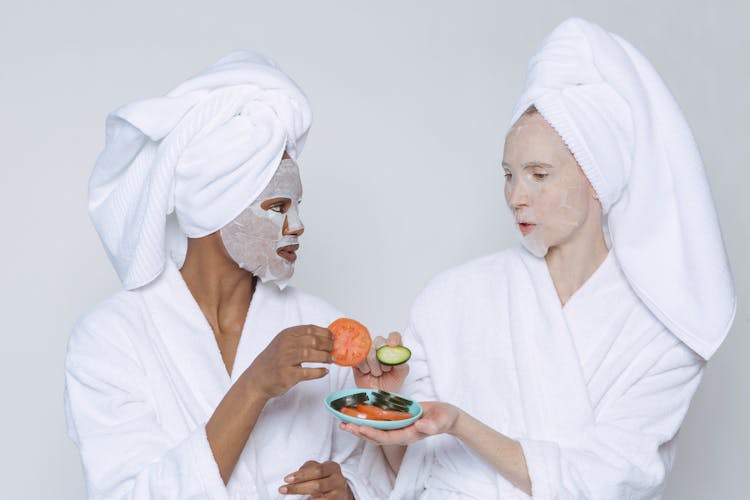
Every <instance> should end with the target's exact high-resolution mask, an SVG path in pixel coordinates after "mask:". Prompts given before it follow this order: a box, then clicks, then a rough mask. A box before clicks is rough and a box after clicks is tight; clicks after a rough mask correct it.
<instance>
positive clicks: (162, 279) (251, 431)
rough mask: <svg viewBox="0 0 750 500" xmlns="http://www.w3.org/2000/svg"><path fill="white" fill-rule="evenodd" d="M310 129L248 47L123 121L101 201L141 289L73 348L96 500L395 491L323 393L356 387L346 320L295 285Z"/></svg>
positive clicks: (74, 404)
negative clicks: (336, 353) (342, 358)
mask: <svg viewBox="0 0 750 500" xmlns="http://www.w3.org/2000/svg"><path fill="white" fill-rule="evenodd" d="M219 83H221V84H219ZM309 125H310V110H309V107H308V105H307V101H306V99H305V97H304V95H303V94H302V93H301V91H300V90H299V89H298V88H297V87H296V85H295V84H294V83H293V82H292V81H291V80H290V79H289V78H288V77H287V76H286V75H284V74H283V73H281V72H280V71H279V70H278V69H277V68H276V67H275V66H273V65H272V64H271V63H270V62H269V61H267V60H265V59H264V58H262V57H261V56H259V55H257V54H250V53H244V52H240V53H234V54H230V55H229V56H227V57H225V58H224V59H222V60H220V61H219V62H218V63H216V64H215V65H214V66H212V67H210V68H208V69H207V70H205V71H204V72H202V73H200V74H199V75H197V76H195V77H193V78H192V79H190V80H188V81H187V82H185V83H183V84H181V85H180V86H178V87H177V88H176V89H174V90H173V91H172V92H170V93H169V94H168V95H167V96H165V97H162V98H156V99H151V100H145V101H139V102H136V103H133V104H131V105H128V106H125V107H123V108H120V109H119V110H117V111H115V112H114V113H113V114H112V115H111V116H110V118H109V119H108V136H107V137H108V142H107V145H106V147H105V151H104V152H103V153H102V155H101V156H100V158H99V160H98V162H97V165H96V168H95V170H94V174H93V175H92V179H91V190H90V210H91V213H92V218H93V219H94V223H95V225H96V226H97V230H98V231H99V233H100V236H101V238H102V241H103V242H104V244H105V247H106V249H107V251H108V254H109V256H110V258H111V260H112V262H113V264H114V266H115V269H116V270H117V271H118V274H119V275H120V278H121V280H122V281H123V285H124V286H125V288H126V289H125V290H124V291H122V292H120V293H118V294H117V295H115V296H114V297H112V298H110V299H109V300H107V301H104V302H103V303H101V304H99V305H98V306H96V307H95V308H93V309H92V310H91V311H89V312H88V313H87V314H85V315H84V316H83V318H82V319H81V320H80V321H79V322H78V324H77V325H76V326H75V327H74V329H73V332H72V334H71V339H70V343H69V346H68V355H67V359H66V394H65V404H66V410H67V413H68V423H69V432H70V435H71V437H72V439H73V440H74V441H75V442H76V444H77V445H78V446H79V447H80V450H81V457H82V461H83V466H84V469H85V472H86V474H85V477H86V479H87V486H88V491H89V497H90V498H114V497H117V498H132V499H146V498H211V499H221V500H224V499H228V498H238V497H239V498H283V496H284V495H297V494H299V495H314V497H315V498H326V499H339V500H342V499H351V498H354V497H355V495H356V497H357V498H380V497H382V496H383V495H384V494H386V492H387V491H388V489H389V488H390V472H389V469H388V465H387V464H386V462H385V460H384V459H383V455H382V453H381V452H380V451H379V450H378V449H376V448H368V449H367V450H365V449H364V447H363V446H362V445H361V443H359V442H358V441H357V440H356V439H353V438H351V436H348V435H346V434H344V433H340V432H337V431H335V423H334V421H333V419H332V418H331V417H330V415H329V414H328V413H327V412H326V410H325V408H324V407H323V405H322V404H321V401H322V399H323V398H324V397H325V396H326V395H327V394H329V393H330V392H332V391H334V390H339V389H343V388H345V387H351V386H353V385H354V383H355V382H354V377H353V372H352V370H351V369H350V368H345V367H338V366H335V365H332V364H331V350H332V348H333V339H332V335H331V332H330V331H328V329H327V328H326V325H329V324H330V323H331V322H332V321H333V320H335V319H336V318H338V317H340V316H341V314H340V313H339V312H338V311H337V310H336V309H335V308H333V307H331V306H330V305H329V304H327V303H326V302H324V301H323V300H321V299H318V298H316V297H313V296H311V295H308V294H305V293H303V292H301V291H299V290H297V289H295V288H293V287H287V286H286V282H287V281H288V280H289V278H291V276H292V273H293V270H294V263H295V261H296V258H297V255H296V251H297V249H298V248H299V240H300V237H301V236H302V234H303V232H304V226H303V225H302V221H301V220H300V218H299V203H300V201H301V198H302V183H301V179H300V174H299V168H298V166H297V163H296V162H295V159H294V158H296V156H297V155H298V154H299V152H300V150H301V147H302V143H303V142H304V138H305V136H306V134H307V130H308V128H309ZM165 179H166V181H165ZM172 214H173V215H172ZM175 216H176V217H175ZM175 219H176V220H175ZM175 222H176V224H175ZM165 227H166V230H165ZM170 231H171V232H170ZM175 234H176V235H177V237H175ZM182 245H184V246H182ZM183 252H184V253H183ZM366 381H367V382H372V380H366ZM360 382H362V380H360Z"/></svg>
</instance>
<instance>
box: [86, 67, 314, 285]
mask: <svg viewBox="0 0 750 500" xmlns="http://www.w3.org/2000/svg"><path fill="white" fill-rule="evenodd" d="M310 122H311V111H310V107H309V105H308V102H307V98H306V97H305V95H304V94H303V93H302V91H301V90H300V89H299V87H297V85H296V84H295V83H294V82H293V81H292V80H291V79H290V78H289V77H288V76H286V75H285V74H284V73H282V72H281V71H280V70H279V69H278V68H277V67H276V66H275V65H274V64H273V63H272V62H271V61H269V60H267V59H265V58H264V57H263V56H261V55H259V54H254V53H249V52H233V53H231V54H229V55H228V56H226V57H224V58H223V59H221V60H219V61H218V62H217V63H216V64H214V65H213V66H211V67H209V68H208V69H206V70H204V71H203V72H201V73H199V74H198V75H196V76H194V77H192V78H190V79H189V80H187V81H185V82H184V83H182V84H181V85H179V86H178V87H176V88H175V89H174V90H172V91H171V92H169V93H168V94H167V95H166V96H164V97H157V98H153V99H145V100H142V101H137V102H134V103H131V104H128V105H126V106H123V107H121V108H119V109H117V110H115V111H113V112H112V113H111V114H110V115H109V116H108V117H107V123H106V129H107V130H106V132H107V137H106V145H105V147H104V151H102V153H101V155H100V156H99V158H98V159H97V161H96V165H95V166H94V171H93V173H92V174H91V179H90V181H89V213H90V214H91V219H92V221H93V222H94V225H95V226H96V230H97V231H98V232H99V236H100V237H101V240H102V242H103V243H104V247H105V249H106V251H107V255H108V256H109V258H110V260H111V261H112V264H113V265H114V267H115V270H116V271H117V274H118V275H119V277H120V280H121V281H122V283H123V286H124V287H125V288H126V289H134V288H137V287H139V286H142V285H145V284H146V283H148V282H150V281H151V280H153V279H154V278H155V277H156V276H158V275H159V273H161V272H162V270H163V269H164V263H165V261H166V257H167V248H166V247H167V243H166V241H165V239H166V232H167V215H168V214H170V213H172V212H173V211H174V212H175V214H176V218H177V222H178V223H179V230H176V231H170V234H176V235H177V238H176V241H174V242H172V241H170V243H169V246H170V247H171V248H172V249H176V250H177V252H176V253H177V255H176V257H177V259H178V260H180V259H181V258H184V255H179V253H180V250H182V251H184V241H185V236H188V237H195V238H197V237H201V236H205V235H207V234H210V233H212V232H214V231H217V230H219V229H221V228H222V227H223V226H224V225H226V224H227V223H228V222H229V221H231V220H232V219H234V218H235V217H236V216H237V215H238V214H239V213H240V212H242V210H244V209H245V208H246V207H247V206H248V205H249V204H250V203H251V202H252V201H253V200H255V198H256V197H257V196H258V195H259V194H260V193H261V191H263V189H264V188H265V186H266V185H267V184H268V181H269V180H270V179H271V177H272V176H273V174H274V172H275V170H276V168H277V167H278V165H279V162H280V160H281V157H282V154H283V153H284V150H285V149H286V151H288V152H289V154H290V155H291V156H292V157H293V158H296V157H297V156H298V155H299V153H300V151H301V150H302V147H303V145H304V141H305V138H306V135H307V132H308V129H309V128H310ZM180 247H182V248H180Z"/></svg>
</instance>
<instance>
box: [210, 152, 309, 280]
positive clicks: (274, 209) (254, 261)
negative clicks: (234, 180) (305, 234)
mask: <svg viewBox="0 0 750 500" xmlns="http://www.w3.org/2000/svg"><path fill="white" fill-rule="evenodd" d="M301 198H302V182H301V180H300V175H299V167H298V166H297V164H296V163H295V162H294V160H291V159H284V160H282V161H281V163H280V164H279V168H278V169H277V170H276V173H275V174H274V176H273V177H272V178H271V181H270V182H269V183H268V186H266V188H265V189H264V190H263V192H262V193H261V194H260V195H259V196H258V198H257V199H256V200H255V201H253V202H252V203H251V204H250V206H248V207H247V208H246V209H245V210H243V211H242V213H240V215H238V216H237V217H236V218H235V219H234V220H233V221H232V222H230V223H229V224H227V225H226V226H225V227H223V228H222V229H221V232H220V234H221V239H222V241H223V242H224V246H225V247H226V249H227V252H229V255H230V256H231V257H232V259H233V260H234V261H235V262H236V263H237V265H239V266H240V267H241V268H243V269H245V270H247V271H249V272H251V273H252V274H253V275H255V276H257V277H258V278H259V279H260V280H261V281H262V282H263V283H267V282H272V283H275V284H276V285H277V286H278V287H279V288H280V289H282V290H283V289H284V287H285V286H286V284H287V283H288V282H289V279H290V278H291V277H292V275H293V274H294V262H293V261H289V260H287V259H285V258H284V257H282V256H281V255H279V253H278V250H279V249H281V248H283V247H286V246H290V245H299V240H298V236H297V235H295V234H294V233H301V231H302V230H303V229H304V226H303V225H302V221H301V220H300V217H299V201H300V199H301ZM272 199H279V202H273V203H270V204H269V203H268V202H269V200H272ZM264 206H265V208H264ZM285 221H286V230H285ZM284 233H286V234H284ZM293 250H296V247H295V248H294V249H293Z"/></svg>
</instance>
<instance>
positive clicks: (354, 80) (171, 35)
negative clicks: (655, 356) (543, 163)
mask: <svg viewBox="0 0 750 500" xmlns="http://www.w3.org/2000/svg"><path fill="white" fill-rule="evenodd" d="M748 5H750V4H748V2H746V1H744V0H736V1H723V2H717V1H714V2H709V1H686V0H670V1H653V0H651V1H619V2H601V1H594V0H591V1H583V0H580V1H573V0H567V1H564V0H563V1H552V0H550V1H549V2H535V1H525V2H521V1H518V0H517V1H514V2H508V1H458V0H456V1H453V2H448V1H435V0H433V1H425V0H420V1H407V0H401V1H380V2H375V1H367V2H364V1H355V0H349V1H320V0H318V1H312V0H310V1H302V0H299V1H287V0H275V1H268V2H249V1H243V2H240V1H235V2H229V1H221V2H219V1H217V2H204V1H179V2H178V1H150V2H146V1H140V0H138V1H136V0H130V1H128V2H113V1H104V0H98V1H94V0H91V1H76V0H66V1H64V2H59V1H58V2H51V1H50V2H33V1H26V2H21V1H18V2H9V1H4V2H3V4H2V7H0V42H1V43H0V140H1V141H2V146H1V147H0V158H1V159H2V161H1V163H0V186H1V189H2V192H1V196H0V208H1V213H2V233H1V236H0V238H1V244H0V257H1V258H0V266H2V275H1V278H2V288H1V289H0V304H1V307H2V317H3V320H4V322H3V323H4V331H3V340H2V343H1V344H0V345H1V346H2V347H1V349H2V360H1V361H2V362H1V363H0V380H1V381H2V382H0V384H1V385H0V387H2V392H1V393H0V396H1V399H0V401H2V412H0V424H2V425H1V427H0V433H1V434H2V436H3V442H2V443H0V471H2V472H1V473H0V477H2V490H3V491H2V493H0V497H2V498H7V499H78V498H83V497H84V494H85V493H84V487H83V478H82V474H81V468H80V465H79V459H78V455H77V450H76V449H75V447H74V446H73V445H72V444H71V442H70V441H69V440H68V438H67V436H66V431H65V421H64V415H63V409H62V391H63V360H64V355H65V343H66V340H67V336H68V331H69V329H70V327H71V325H72V324H73V322H74V321H75V319H76V318H77V317H78V316H79V315H80V314H81V313H82V312H83V311H84V310H85V309H86V308H88V307H90V306H92V305H93V304H95V303H96V302H97V301H99V300H101V299H103V298H104V297H106V296H108V295H110V294H112V293H114V292H115V291H116V290H118V288H119V284H118V281H117V279H116V277H115V274H114V272H113V270H112V268H111V267H110V265H109V263H108V261H107V259H106V257H105V254H104V252H103V250H102V248H101V245H100V243H99V241H98V238H97V235H96V233H95V232H94V229H93V227H92V226H91V224H90V222H89V220H88V217H87V213H86V185H87V178H88V175H89V173H90V169H91V166H92V164H93V162H94V159H95V158H96V155H97V154H98V152H99V151H100V149H101V147H102V143H103V136H104V128H103V124H104V118H105V115H106V113H107V112H109V111H110V110H111V109H113V108H115V107H116V106H118V105H121V104H124V103H126V102H128V101H131V100H134V99H138V98H143V97H149V96H154V95H158V94H161V93H163V92H165V91H167V90H169V88H171V87H172V86H173V85H175V84H176V83H178V82H179V81H181V80H183V79H184V78H185V77H187V76H189V75H190V74H192V73H194V72H196V71H198V70H199V69H201V68H203V67H204V66H206V65H208V64H210V63H212V62H213V61H214V60H216V59H217V58H219V57H220V56H222V55H223V54H225V53H226V52H228V51H230V50H232V49H235V48H253V49H257V50H260V51H262V52H265V53H267V54H269V55H270V56H271V57H273V58H274V59H276V60H277V61H278V62H279V64H280V65H281V67H282V68H283V69H285V70H286V71H287V72H288V73H289V74H290V75H291V76H292V77H293V78H294V79H295V80H296V81H297V82H298V83H299V84H300V86H301V87H302V88H303V89H304V90H305V92H306V93H307V94H308V96H309V97H310V100H311V102H312V106H313V109H314V112H315V122H314V125H313V129H312V133H311V135H310V138H309V141H308V145H307V149H306V151H305V152H304V154H303V155H302V157H301V165H302V168H303V181H304V185H305V190H306V193H305V202H304V204H303V206H302V209H303V212H302V215H303V219H304V221H305V223H306V226H307V230H306V232H305V235H304V236H303V251H302V252H301V259H300V260H299V261H298V273H297V275H296V277H295V279H294V284H295V285H297V286H299V287H301V288H303V289H305V290H307V291H308V292H311V293H314V294H317V295H320V296H322V297H324V298H326V299H328V300H329V301H330V302H332V303H333V304H336V305H337V306H338V307H339V308H341V309H343V310H344V311H346V312H347V313H348V314H350V315H351V316H353V317H356V318H358V319H360V320H361V321H363V322H364V323H366V324H368V325H369V326H370V327H371V330H372V331H373V333H385V332H387V331H388V330H390V329H401V328H403V326H404V325H405V321H406V318H407V313H408V307H409V304H410V302H411V300H412V299H413V297H414V296H415V294H416V293H417V292H418V290H419V289H420V288H421V287H422V286H423V285H424V283H425V281H426V280H427V279H428V278H429V277H430V276H431V275H433V274H435V273H436V272H438V271H440V270H442V269H445V268H446V267H449V266H452V265H454V264H457V263H460V262H463V261H466V260H468V259H470V258H473V257H476V256H480V255H483V254H487V253H490V252H494V251H496V250H499V249H502V248H504V247H506V246H508V245H511V244H514V243H515V242H516V241H517V236H516V234H515V232H514V231H515V230H514V228H513V225H512V221H511V218H510V217H509V214H508V211H507V209H506V208H505V205H504V202H503V198H502V182H503V179H502V175H501V171H500V168H499V159H500V156H501V148H502V140H503V134H504V132H505V128H506V126H507V120H508V119H509V114H510V112H511V107H512V105H513V103H514V101H515V99H516V97H517V95H518V93H519V91H520V89H521V84H522V81H523V75H524V70H525V65H526V61H527V60H528V58H529V57H530V56H531V54H532V53H533V51H534V49H535V47H536V46H537V44H538V43H539V41H540V40H541V38H542V37H543V36H544V35H545V34H546V33H547V32H549V31H550V30H551V29H552V28H553V27H554V26H555V25H556V24H557V23H559V22H560V21H561V20H563V19H564V18H565V17H568V16H571V15H578V16H581V17H586V18H588V19H590V20H593V21H595V22H598V23H600V24H602V25H603V26H605V27H606V28H607V29H609V30H610V31H613V32H616V33H618V34H620V35H622V36H623V37H625V38H626V39H628V40H630V41H631V42H632V43H634V44H635V45H636V46H637V47H639V48H640V49H641V50H642V51H643V52H645V54H646V55H647V56H648V57H649V58H650V59H651V60H652V62H653V63H654V65H655V66H656V67H657V69H659V71H660V72H661V73H662V75H663V76H664V78H665V79H666V80H667V82H668V83H669V85H670V88H671V89H672V90H673V92H674V94H675V95H676V97H677V99H678V101H679V102H680V103H681V105H682V107H683V109H684V111H685V113H686V115H687V117H688V120H689V122H690V123H691V125H692V127H693V130H694V132H695V135H696V138H697V140H698V143H699V146H700V148H701V150H702V153H703V155H704V160H705V163H706V168H707V170H708V175H709V178H710V182H711V187H712V190H713V193H714V197H715V199H716V204H717V208H718V212H719V216H720V219H721V224H722V229H723V232H724V237H725V240H726V245H727V250H728V253H729V257H730V259H731V262H732V266H733V272H734V276H735V280H736V284H737V292H738V296H739V309H738V313H737V319H736V321H735V324H734V328H733V330H732V332H731V333H730V335H729V337H728V339H727V341H726V342H725V344H724V345H723V346H722V348H721V349H720V350H719V352H718V353H717V354H716V356H715V357H714V358H713V359H712V360H711V362H710V364H709V366H708V369H707V371H706V376H705V379H704V382H703V384H702V385H701V387H700V389H699V390H698V393H697V395H696V397H695V399H694V402H693V405H692V407H691V409H690V412H689V414H688V416H687V420H686V421H685V424H684V426H683V429H682V431H681V445H680V450H679V452H678V457H677V462H676V465H675V468H674V471H673V473H672V475H671V477H670V479H669V483H668V487H667V495H666V498H668V499H671V500H677V499H681V500H682V499H736V498H741V497H744V494H745V493H746V491H745V490H744V488H743V486H744V485H746V484H747V482H748V473H750V458H749V452H748V449H749V448H750V437H749V433H748V427H747V426H748V423H749V422H750V402H749V399H750V363H748V362H747V357H748V356H747V355H748V354H749V353H750V338H749V337H748V326H750V316H749V313H750V310H749V309H748V307H747V303H748V299H750V289H749V287H750V269H749V268H748V267H749V265H748V259H747V256H748V255H750V248H749V243H750V237H748V236H749V235H748V229H747V219H748V216H750V210H749V208H750V207H749V202H748V199H749V198H750V196H748V194H747V187H748V183H750V174H749V173H748V161H747V159H748V144H750V140H749V139H748V136H749V135H750V134H749V133H750V128H749V127H748V117H749V116H750V109H749V106H748V102H749V101H748V98H747V89H748V88H750V67H749V66H750V63H748V61H749V60H750V56H748V53H749V52H750V36H749V35H748V31H749V30H748V26H747V25H748V22H750V8H749V7H748ZM658 216H659V214H654V217H658ZM696 286H700V284H696ZM675 293H676V294H679V293H680V291H679V290H675Z"/></svg>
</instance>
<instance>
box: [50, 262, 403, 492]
mask: <svg viewBox="0 0 750 500" xmlns="http://www.w3.org/2000/svg"><path fill="white" fill-rule="evenodd" d="M340 316H341V315H340V314H339V313H338V312H337V311H336V310H335V309H334V308H333V307H331V306H330V305H328V304H327V303H325V302H323V301H322V300H320V299H317V298H315V297H313V296H310V295H307V294H304V293H302V292H300V291H298V290H296V289H294V288H291V287H288V288H286V289H285V290H284V291H280V290H278V288H277V287H276V286H275V285H273V284H271V285H268V284H266V285H264V284H262V283H260V282H259V283H258V285H257V289H256V291H255V295H254V296H253V299H252V303H251V304H250V309H249V311H248V315H247V319H246V321H245V326H244V329H243V332H242V337H241V339H240V343H239V346H238V350H237V357H236V360H235V363H234V368H233V372H232V375H231V377H230V376H229V375H228V374H227V371H226V368H225V365H224V363H223V361H222V358H221V354H220V352H219V349H218V346H217V344H216V340H215V338H214V334H213V332H212V330H211V328H210V326H209V324H208V322H207V321H206V319H205V317H204V316H203V314H202V313H201V310H200V308H199V307H198V304H197V303H196V302H195V301H194V300H193V298H192V296H191V295H190V291H189V290H188V288H187V286H186V285H185V282H184V281H183V280H182V276H181V275H180V272H179V271H178V269H177V267H176V266H175V265H174V264H173V263H172V262H171V261H170V262H168V264H167V268H166V269H165V271H164V273H163V274H162V275H161V276H159V277H158V278H157V279H156V280H155V281H153V282H152V283H150V284H149V285H147V286H144V287H141V288H138V289H136V290H133V291H124V292H120V293H119V294H117V295H115V296H114V297H112V298H111V299H109V300H106V301H104V302H103V303H101V304H100V305H98V306H96V307H95V308H94V309H92V310H91V311H89V312H88V313H87V314H86V315H85V316H84V317H83V318H82V319H81V320H80V321H79V323H78V324H77V325H76V326H75V328H74V330H73V333H72V335H71V339H70V343H69V346H68V357H67V361H66V390H65V408H66V412H67V413H68V430H69V434H70V436H71V438H72V439H73V441H74V442H75V443H76V444H77V445H78V446H79V448H80V450H81V456H82V461H83V467H84V473H85V478H86V484H87V487H88V494H89V498H92V499H105V498H106V499H110V498H118V499H124V498H127V499H133V500H136V499H138V500H145V499H216V500H226V499H240V498H242V499H248V498H252V499H274V498H300V497H297V496H289V495H287V496H284V495H281V494H279V493H278V488H279V486H281V485H282V484H283V481H282V478H283V477H284V476H285V475H286V474H288V473H290V472H293V471H295V470H297V468H299V467H300V466H301V465H302V464H303V463H304V462H306V461H308V460H317V461H320V462H323V461H326V460H329V459H332V460H335V461H337V462H339V463H340V464H341V467H342V472H343V474H344V476H345V477H346V478H347V480H348V482H349V484H350V486H351V489H352V491H353V492H354V494H355V495H356V496H357V498H385V497H386V496H387V495H388V491H389V490H390V486H391V483H390V480H389V472H388V471H387V469H386V468H387V465H385V464H384V462H383V461H382V459H381V456H380V454H379V452H376V450H374V449H373V448H371V447H368V449H367V450H368V451H363V450H364V446H363V443H362V442H361V441H359V440H358V439H357V438H355V437H354V436H352V435H350V434H348V433H344V432H342V431H339V430H338V429H337V428H336V422H335V419H334V418H333V417H332V416H331V415H330V414H328V412H327V411H326V410H325V408H324V406H323V403H322V400H323V398H324V397H325V396H326V395H327V394H328V393H330V392H331V391H334V390H338V389H341V388H345V387H354V382H353V380H352V379H351V371H350V369H345V368H339V367H336V366H334V365H331V366H329V368H330V370H331V371H330V374H329V375H328V376H326V377H324V378H322V379H319V380H313V381H306V382H302V383H300V384H298V385H296V386H295V387H293V388H292V389H291V390H290V391H289V392H288V393H286V394H285V395H283V396H281V397H278V398H274V399H272V400H270V402H269V403H268V404H267V405H266V407H265V409H264V410H263V413H262V414H261V416H260V418H259V420H258V422H257V424H256V425H255V428H254V429H253V432H252V434H251V435H250V439H249V440H248V443H247V445H246V446H245V449H244V451H243V453H242V456H241V457H240V460H239V462H238V463H237V466H236V468H235V470H234V473H233V474H232V477H231V479H230V481H229V483H228V485H226V486H225V485H224V483H223V481H222V479H221V477H220V475H219V470H218V467H217V465H216V463H215V461H214V458H213V455H212V453H211V449H210V447H209V444H208V440H207V438H206V433H205V424H206V422H207V421H208V419H209V418H210V416H211V414H212V413H213V411H214V409H215V408H216V406H217V405H218V403H219V402H220V401H221V399H222V397H223V396H224V394H225V393H226V392H227V391H228V389H229V388H230V386H231V385H232V384H233V383H234V382H235V381H236V380H237V378H238V377H239V376H240V375H241V374H242V372H243V371H244V370H245V369H246V368H247V367H248V366H249V364H250V363H251V362H252V361H253V360H254V359H255V357H256V356H257V355H258V354H259V353H260V352H261V351H262V350H263V349H264V348H265V347H266V346H267V345H268V343H269V342H270V341H271V339H272V338H273V337H274V336H276V334H278V333H279V332H280V331H281V330H283V329H284V328H287V327H290V326H294V325H300V324H317V325H323V326H325V325H328V324H329V323H330V322H331V321H332V320H334V319H335V318H338V317H340Z"/></svg>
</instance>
